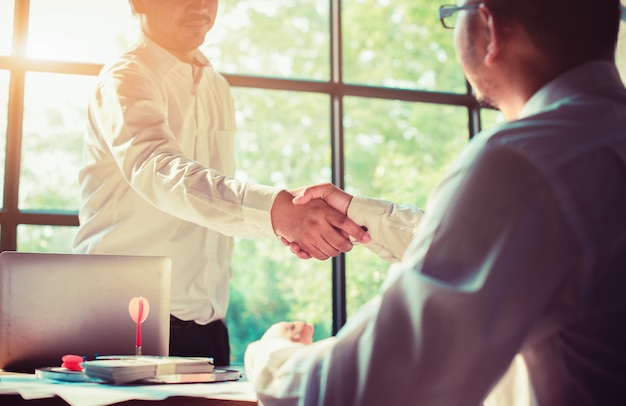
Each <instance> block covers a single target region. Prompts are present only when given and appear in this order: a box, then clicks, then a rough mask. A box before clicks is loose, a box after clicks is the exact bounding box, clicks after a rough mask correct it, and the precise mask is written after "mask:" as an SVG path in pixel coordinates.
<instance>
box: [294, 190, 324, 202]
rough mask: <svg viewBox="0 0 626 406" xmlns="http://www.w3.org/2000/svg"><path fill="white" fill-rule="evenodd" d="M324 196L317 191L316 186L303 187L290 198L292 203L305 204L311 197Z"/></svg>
mask: <svg viewBox="0 0 626 406" xmlns="http://www.w3.org/2000/svg"><path fill="white" fill-rule="evenodd" d="M317 198H324V194H323V193H320V192H318V189H317V188H309V187H307V188H304V189H302V190H301V191H300V193H298V194H297V195H296V196H295V197H294V198H293V200H292V203H293V204H307V203H308V202H310V201H311V200H313V199H317Z"/></svg>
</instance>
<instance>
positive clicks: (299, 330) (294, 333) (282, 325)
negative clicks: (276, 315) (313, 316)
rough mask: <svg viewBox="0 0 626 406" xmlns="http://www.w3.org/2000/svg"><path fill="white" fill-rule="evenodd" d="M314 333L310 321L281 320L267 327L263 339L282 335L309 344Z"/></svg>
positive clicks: (281, 336)
mask: <svg viewBox="0 0 626 406" xmlns="http://www.w3.org/2000/svg"><path fill="white" fill-rule="evenodd" d="M313 333H314V328H313V326H312V325H311V324H309V323H305V322H303V321H281V322H279V323H276V324H274V325H272V326H271V327H270V328H269V329H267V331H266V332H265V334H263V337H262V338H261V339H267V338H279V337H280V338H286V339H288V340H290V341H293V342H296V343H302V344H307V345H308V344H311V343H312V342H313Z"/></svg>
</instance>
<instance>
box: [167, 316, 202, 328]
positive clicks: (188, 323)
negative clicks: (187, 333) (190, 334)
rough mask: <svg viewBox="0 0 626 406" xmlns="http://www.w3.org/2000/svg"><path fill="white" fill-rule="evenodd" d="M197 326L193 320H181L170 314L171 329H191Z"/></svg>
mask: <svg viewBox="0 0 626 406" xmlns="http://www.w3.org/2000/svg"><path fill="white" fill-rule="evenodd" d="M195 324H196V322H195V321H193V320H181V319H179V318H178V317H176V316H173V315H171V314H170V328H172V327H173V328H189V327H192V326H194V325H195Z"/></svg>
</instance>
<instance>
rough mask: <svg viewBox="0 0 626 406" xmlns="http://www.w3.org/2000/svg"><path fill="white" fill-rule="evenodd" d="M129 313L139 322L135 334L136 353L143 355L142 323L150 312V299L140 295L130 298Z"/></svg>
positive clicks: (136, 322)
mask: <svg viewBox="0 0 626 406" xmlns="http://www.w3.org/2000/svg"><path fill="white" fill-rule="evenodd" d="M128 313H130V318H131V319H133V321H134V322H135V324H137V332H136V336H135V355H141V323H143V322H144V321H146V319H147V318H148V313H150V305H149V304H148V301H147V300H146V299H145V298H143V297H141V296H139V297H134V298H132V299H130V303H129V304H128Z"/></svg>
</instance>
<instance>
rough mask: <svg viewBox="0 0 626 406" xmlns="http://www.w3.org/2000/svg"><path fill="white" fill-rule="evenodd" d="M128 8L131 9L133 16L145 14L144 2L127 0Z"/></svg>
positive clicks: (142, 0)
mask: <svg viewBox="0 0 626 406" xmlns="http://www.w3.org/2000/svg"><path fill="white" fill-rule="evenodd" d="M128 2H129V3H130V7H131V8H132V9H133V14H136V15H139V14H145V12H146V6H145V2H144V0H128Z"/></svg>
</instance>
